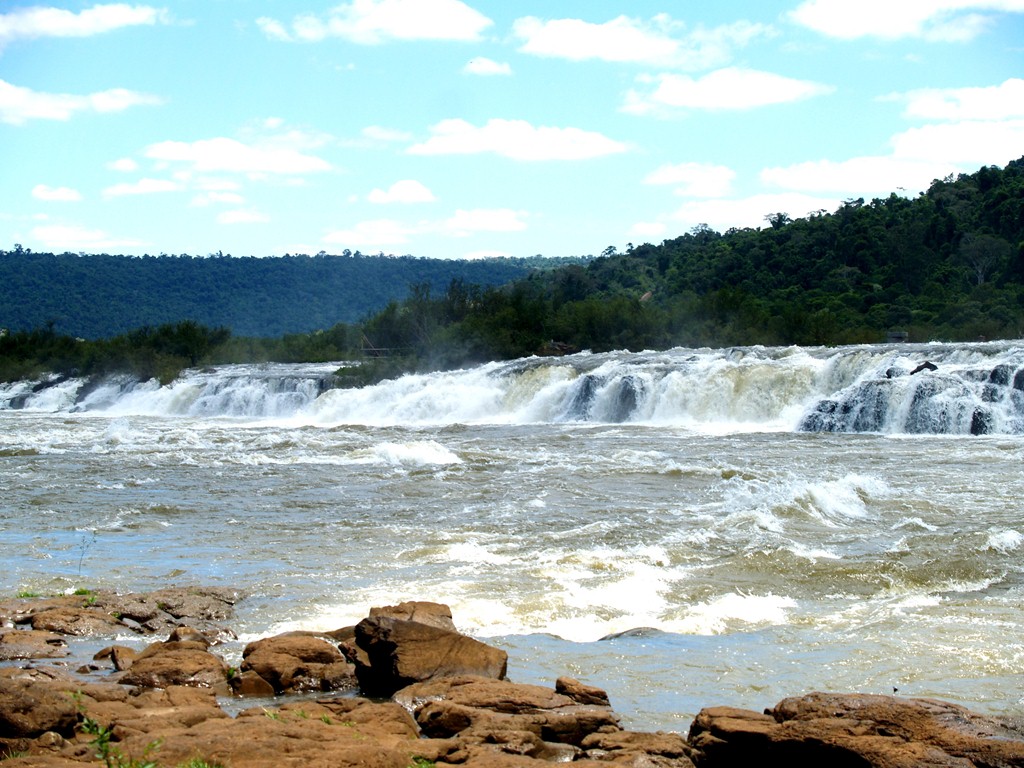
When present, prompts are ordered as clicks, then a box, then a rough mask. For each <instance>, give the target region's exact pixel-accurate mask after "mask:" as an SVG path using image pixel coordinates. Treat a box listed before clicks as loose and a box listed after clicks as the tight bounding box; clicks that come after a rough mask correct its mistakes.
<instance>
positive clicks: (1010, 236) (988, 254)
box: [0, 158, 1024, 384]
mask: <svg viewBox="0 0 1024 768" xmlns="http://www.w3.org/2000/svg"><path fill="white" fill-rule="evenodd" d="M260 261H261V263H264V262H266V261H270V260H260ZM399 261H401V260H399ZM412 261H413V262H415V260H412ZM546 266H548V267H549V268H547V269H537V268H534V269H532V270H530V271H529V272H527V273H526V274H525V275H524V276H521V277H519V278H518V279H516V280H513V281H512V282H508V283H506V284H491V285H485V284H480V283H478V282H474V281H473V280H472V279H471V278H470V277H469V276H466V275H461V274H460V275H452V276H450V279H449V280H448V281H447V282H446V283H443V284H441V285H440V286H439V285H438V283H437V282H432V281H427V280H419V281H416V280H410V282H409V284H408V285H409V287H408V289H407V293H406V294H405V296H404V297H403V298H392V299H390V300H388V301H387V302H386V303H384V304H382V305H381V306H382V308H378V310H377V311H375V312H373V313H370V314H367V315H365V316H364V317H363V318H362V319H360V320H358V321H356V322H342V323H335V324H333V325H331V326H329V327H325V328H324V329H323V330H318V331H314V332H307V333H286V334H283V335H280V336H278V337H276V338H273V339H270V338H256V337H253V336H235V335H233V334H231V333H230V331H229V330H228V329H227V328H226V327H223V326H217V328H218V330H216V331H210V330H208V329H207V328H205V327H204V326H200V325H198V324H195V327H192V326H189V327H188V328H183V327H182V326H181V321H180V320H179V321H178V325H177V326H174V325H172V326H171V328H172V330H173V329H174V328H177V333H179V334H180V333H181V332H184V331H187V332H186V333H185V334H184V335H185V336H186V337H190V338H192V339H193V342H195V344H196V346H194V347H192V348H191V349H192V352H190V353H189V354H184V352H183V351H182V349H181V348H178V349H177V350H175V349H174V348H171V347H169V346H168V345H169V344H170V341H169V339H171V338H175V332H169V331H165V332H161V331H159V327H157V330H152V329H151V328H150V330H146V331H145V332H143V331H136V332H134V334H135V335H133V333H132V332H130V333H127V334H122V335H120V336H118V337H116V338H115V339H113V340H111V341H109V342H97V343H96V344H97V347H98V348H100V352H99V353H97V354H98V358H103V356H104V354H105V355H107V356H108V362H107V363H104V365H109V364H111V363H110V362H109V361H110V360H116V359H122V360H130V359H134V360H135V361H136V363H138V362H139V361H142V362H143V363H146V361H151V360H152V359H155V358H154V356H156V357H157V358H159V356H161V355H162V356H163V358H160V359H163V360H164V361H165V362H166V361H167V360H172V361H174V362H175V364H178V365H186V364H193V365H194V364H195V363H196V362H197V361H200V362H242V361H250V360H280V361H288V362H298V361H314V360H320V361H323V360H347V359H359V360H361V364H360V365H359V366H358V367H351V368H349V369H347V370H346V374H345V375H346V377H347V380H348V381H349V382H350V383H352V384H361V383H365V382H367V381H372V380H374V379H377V378H380V377H383V376H390V375H394V374H396V373H400V372H402V371H408V370H428V369H438V368H450V367H456V366H461V365H468V364H473V363H479V362H484V361H488V360H496V359H510V358H515V357H522V356H527V355H532V354H560V353H564V352H571V351H574V350H582V349H590V350H593V351H606V350H612V349H628V350H641V349H659V348H661V349H663V348H668V347H672V346H733V345H752V344H765V345H786V344H801V345H836V344H851V343H871V342H879V341H885V340H886V339H887V338H889V337H895V338H906V339H907V340H910V341H929V340H948V341H966V340H976V339H979V338H982V339H995V338H1018V337H1021V336H1024V158H1021V159H1020V160H1015V161H1013V162H1011V163H1009V164H1008V165H1007V166H1006V167H1005V168H997V167H994V166H989V167H984V168H981V169H979V170H978V171H977V172H976V173H973V174H961V175H959V176H956V177H952V176H950V177H947V178H945V179H939V180H936V181H934V182H933V183H932V185H931V186H930V187H929V188H928V190H927V191H926V192H924V193H922V194H921V195H919V196H917V197H915V198H907V197H903V196H900V195H896V194H892V195H889V196H888V197H885V198H876V199H873V200H870V201H865V200H863V199H851V200H847V201H845V202H844V203H843V204H842V205H840V206H839V207H838V208H837V209H836V210H835V211H833V212H828V211H818V212H815V213H813V214H811V215H809V216H806V217H803V218H797V219H793V218H791V217H790V216H789V215H788V214H787V213H785V212H770V213H768V214H767V215H766V217H765V226H763V227H761V228H758V229H754V228H743V229H730V230H728V231H727V232H725V233H720V232H716V231H715V230H713V229H711V228H709V227H707V226H704V225H701V226H698V227H695V228H693V229H692V230H691V231H690V232H688V233H686V234H684V235H681V236H679V237H676V238H673V239H669V240H665V241H663V242H662V243H660V244H659V245H653V244H650V243H644V244H641V245H639V246H633V245H632V244H630V245H628V246H627V247H626V249H625V250H624V251H623V252H620V251H619V250H618V249H617V248H615V247H613V246H609V247H608V248H607V249H605V251H604V252H603V253H602V255H601V256H600V257H599V258H589V257H588V258H584V259H578V260H568V261H567V262H563V263H560V264H557V265H554V266H552V265H550V264H547V265H546ZM191 320H194V319H191V318H190V321H191ZM33 333H35V334H44V336H37V337H33V339H34V340H29V339H28V336H31V334H33ZM45 333H47V331H45V330H44V331H21V332H18V333H11V334H8V336H7V337H5V338H0V374H2V373H3V369H4V367H5V366H6V367H7V368H8V369H10V370H12V371H13V370H15V369H17V368H18V365H14V364H5V363H4V360H13V359H14V358H12V357H10V356H9V355H8V353H7V352H5V350H6V349H7V348H8V344H9V343H10V342H11V340H13V339H14V338H15V337H18V338H20V339H21V340H22V343H23V344H24V345H26V346H25V348H31V347H32V346H33V345H35V346H36V348H37V349H42V348H45V347H47V346H48V345H49V346H50V347H53V348H54V350H55V352H54V354H53V355H51V356H50V358H51V364H53V361H56V362H60V361H61V360H63V359H65V358H61V357H60V354H58V352H60V353H61V354H65V355H70V357H67V358H66V359H71V357H73V355H71V353H70V352H68V349H70V348H79V349H84V348H85V347H88V346H89V344H90V343H88V342H82V341H75V340H73V339H71V340H67V339H63V340H59V341H58V339H59V337H60V334H58V333H56V332H55V331H54V329H53V328H52V327H50V328H49V331H48V333H49V334H50V336H45ZM198 339H207V340H208V341H209V342H210V343H209V345H207V346H203V345H202V344H199V343H198ZM105 344H106V345H109V346H103V345H105ZM83 345H85V347H83ZM61 350H63V351H62V352H61ZM126 350H136V352H135V353H134V354H135V355H136V357H135V358H131V355H130V354H129V352H127V351H126ZM193 353H194V354H193ZM5 355H8V356H7V357H5ZM118 355H120V358H118ZM32 365H34V366H35V368H36V369H38V368H39V367H40V364H39V361H38V360H36V361H35V363H33V364H32ZM32 365H28V366H27V367H32ZM75 365H76V366H77V367H78V368H79V369H82V364H81V363H76V364H75ZM93 365H94V366H95V365H98V364H97V363H93ZM21 367H23V368H24V367H26V366H25V365H22V366H21ZM66 368H67V365H65V366H64V369H66ZM51 370H57V368H51ZM62 370H63V369H62ZM4 375H6V374H4Z"/></svg>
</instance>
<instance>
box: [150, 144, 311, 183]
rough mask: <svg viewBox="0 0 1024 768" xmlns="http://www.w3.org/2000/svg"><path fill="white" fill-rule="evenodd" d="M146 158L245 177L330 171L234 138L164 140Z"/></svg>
mask: <svg viewBox="0 0 1024 768" xmlns="http://www.w3.org/2000/svg"><path fill="white" fill-rule="evenodd" d="M145 154H146V157H149V158H151V159H153V160H160V161H165V162H168V163H185V164H187V165H189V166H190V167H191V168H192V169H193V170H195V171H198V172H200V173H204V172H228V173H247V174H265V173H271V174H304V173H316V172H320V171H327V170H330V168H331V165H330V163H328V162H327V161H326V160H323V159H321V158H319V157H314V156H313V155H307V154H303V153H301V152H299V151H298V150H295V149H292V148H290V147H285V146H264V145H250V144H243V143H242V142H240V141H237V140H235V139H228V138H215V139H200V140H199V141H193V142H185V141H163V142H160V143H158V144H152V145H150V146H149V147H147V148H146V153H145Z"/></svg>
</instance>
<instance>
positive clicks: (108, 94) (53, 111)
mask: <svg viewBox="0 0 1024 768" xmlns="http://www.w3.org/2000/svg"><path fill="white" fill-rule="evenodd" d="M161 103H163V102H162V100H161V99H159V98H157V97H156V96H150V95H149V94H145V93H136V92H135V91H128V90H125V89H124V88H112V89H110V90H108V91H98V92H96V93H91V94H87V95H85V96H79V95H76V94H70V93H43V92H40V91H33V90H31V89H30V88H23V87H21V86H18V85H12V84H11V83H8V82H6V81H4V80H0V122H4V123H9V124H11V125H22V124H24V123H26V122H28V121H29V120H70V119H71V117H72V116H73V115H74V114H75V113H76V112H121V111H123V110H125V109H128V108H129V107H134V106H137V105H141V104H161Z"/></svg>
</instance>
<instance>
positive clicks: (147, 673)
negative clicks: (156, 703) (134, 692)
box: [120, 646, 228, 688]
mask: <svg viewBox="0 0 1024 768" xmlns="http://www.w3.org/2000/svg"><path fill="white" fill-rule="evenodd" d="M151 649H152V646H151V648H149V649H147V651H146V652H143V653H142V654H140V655H139V657H138V658H137V659H135V661H134V662H133V663H132V665H131V667H130V668H129V669H128V670H127V671H126V672H125V674H124V676H123V677H122V678H121V680H120V682H121V683H122V684H123V685H137V686H140V687H142V688H168V687H170V686H172V685H185V686H192V687H196V688H224V687H225V685H226V683H227V677H228V668H227V665H226V664H225V663H224V662H223V661H222V660H221V659H220V658H218V657H217V656H214V655H213V654H212V653H210V652H209V651H206V650H199V649H194V648H172V649H160V650H159V651H158V652H155V653H149V651H150V650H151Z"/></svg>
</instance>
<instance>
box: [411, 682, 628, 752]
mask: <svg viewBox="0 0 1024 768" xmlns="http://www.w3.org/2000/svg"><path fill="white" fill-rule="evenodd" d="M395 700H396V701H398V702H400V703H402V704H404V705H405V706H406V707H408V708H410V709H411V710H412V711H413V714H414V716H415V718H416V722H417V723H418V724H419V726H420V728H421V730H422V731H423V733H424V735H425V736H427V737H429V738H451V737H454V736H460V737H463V738H467V737H472V738H474V739H476V740H483V741H487V740H493V739H494V738H497V737H496V736H495V734H499V733H506V732H509V731H523V732H528V733H532V734H534V735H536V736H537V737H539V738H540V739H541V740H542V741H545V742H554V743H559V744H572V745H575V746H579V745H580V744H581V743H582V742H583V740H584V739H585V738H586V737H587V736H589V735H591V734H594V733H608V732H613V731H618V730H620V728H619V719H618V717H617V716H616V715H615V713H614V712H612V710H611V708H609V707H604V706H594V705H584V704H579V703H577V702H575V701H573V700H572V699H570V698H569V697H568V696H564V695H562V694H560V693H556V692H555V691H552V690H550V689H547V688H542V687H541V686H539V685H525V684H521V683H510V682H508V681H506V680H492V679H488V678H480V677H468V676H464V677H446V678H442V679H437V680H431V681H429V682H425V683H418V684H416V685H411V686H409V687H407V688H405V689H403V690H401V691H399V692H398V693H397V694H396V695H395Z"/></svg>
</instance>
